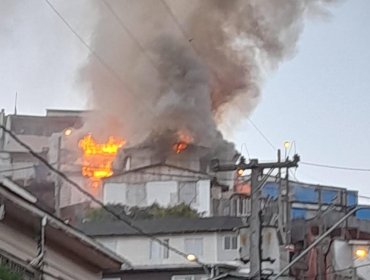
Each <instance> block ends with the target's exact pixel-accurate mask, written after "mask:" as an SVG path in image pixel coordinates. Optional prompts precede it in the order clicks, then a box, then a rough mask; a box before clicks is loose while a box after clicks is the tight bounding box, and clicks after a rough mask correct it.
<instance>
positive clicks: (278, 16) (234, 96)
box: [81, 0, 335, 147]
mask: <svg viewBox="0 0 370 280" xmlns="http://www.w3.org/2000/svg"><path fill="white" fill-rule="evenodd" d="M331 2H335V1H334V0H332V1H331V0H227V1H226V0H151V1H141V0H135V1H132V0H106V1H99V3H98V4H96V5H97V9H98V10H99V11H100V18H99V19H98V21H97V24H96V28H95V31H94V34H93V36H92V40H91V42H92V48H93V49H94V51H95V52H96V53H97V54H98V55H99V57H100V58H101V60H102V61H104V64H106V65H109V67H108V68H109V70H107V67H102V65H101V61H98V60H97V59H96V57H93V56H91V58H90V60H89V61H88V63H87V64H86V65H85V66H84V68H83V69H82V70H81V75H82V76H81V77H82V81H84V82H85V84H86V85H88V87H89V99H90V101H91V105H92V107H93V108H94V109H97V110H98V111H99V112H100V113H99V114H98V115H96V118H95V119H94V120H93V121H91V120H90V122H87V126H91V129H92V130H96V131H98V132H99V133H98V134H99V135H104V134H105V133H112V131H114V133H115V134H117V133H120V134H121V135H122V136H123V137H125V138H126V139H127V140H128V141H129V142H130V143H131V144H136V143H140V142H142V141H144V140H145V139H147V138H148V137H150V135H152V134H153V133H155V134H156V135H158V133H159V134H160V133H161V132H163V133H165V132H167V131H172V132H174V133H175V132H178V131H179V130H181V131H185V132H186V133H188V134H190V135H191V136H192V137H193V138H194V142H196V143H198V144H200V145H204V146H217V147H220V143H221V142H223V140H222V136H221V134H220V133H219V131H218V128H219V127H220V126H222V125H225V124H226V125H227V124H229V123H233V124H237V123H238V120H241V119H243V116H244V117H245V116H247V115H248V114H250V112H251V111H252V110H253V108H254V107H255V106H256V104H257V103H258V100H259V97H260V94H261V87H262V85H263V81H264V79H265V78H266V76H267V75H268V74H269V73H270V72H271V71H273V70H274V69H276V68H277V67H278V66H279V64H280V63H281V62H283V61H284V60H285V59H288V58H290V57H292V56H293V55H294V54H295V51H296V45H297V41H298V39H299V36H300V34H301V32H302V30H303V26H304V21H305V19H306V18H307V16H308V15H310V14H318V13H322V12H325V8H326V7H327V5H328V4H330V3H331ZM112 11H113V12H112ZM221 146H222V145H221Z"/></svg>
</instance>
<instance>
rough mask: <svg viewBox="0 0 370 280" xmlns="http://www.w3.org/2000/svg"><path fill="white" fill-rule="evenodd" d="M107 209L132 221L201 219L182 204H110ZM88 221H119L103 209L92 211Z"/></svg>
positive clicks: (187, 206)
mask: <svg viewBox="0 0 370 280" xmlns="http://www.w3.org/2000/svg"><path fill="white" fill-rule="evenodd" d="M107 207H108V208H109V209H110V210H112V211H114V213H116V214H117V215H119V216H120V217H122V218H125V217H126V218H131V219H137V220H140V219H154V218H162V217H186V218H196V217H200V216H201V214H200V213H198V212H197V211H196V210H194V209H192V208H191V207H190V206H189V205H187V204H185V203H182V204H179V205H175V206H170V207H161V206H159V205H158V204H157V203H154V204H152V205H151V206H148V207H137V206H135V207H128V206H125V205H121V204H110V205H107ZM86 218H87V219H88V220H95V221H97V220H100V221H101V220H117V218H115V217H113V216H112V215H111V214H110V213H108V212H107V211H105V210H104V209H102V208H99V209H94V210H91V211H90V212H89V213H88V214H87V217H86Z"/></svg>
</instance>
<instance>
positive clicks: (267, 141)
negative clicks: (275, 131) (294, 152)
mask: <svg viewBox="0 0 370 280" xmlns="http://www.w3.org/2000/svg"><path fill="white" fill-rule="evenodd" d="M247 120H248V121H249V123H250V124H251V125H252V126H253V127H254V128H255V129H256V130H257V131H258V133H259V134H260V135H261V136H262V138H263V139H265V141H266V143H267V144H269V145H270V147H271V148H272V150H273V151H276V150H277V148H276V146H275V145H274V144H272V142H271V141H270V140H269V139H268V138H267V136H266V135H265V134H264V133H263V132H262V130H260V129H259V128H258V126H257V125H256V124H255V123H254V122H253V121H252V120H251V119H250V118H247Z"/></svg>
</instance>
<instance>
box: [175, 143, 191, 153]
mask: <svg viewBox="0 0 370 280" xmlns="http://www.w3.org/2000/svg"><path fill="white" fill-rule="evenodd" d="M188 146H189V145H188V144H187V143H185V142H179V143H176V144H174V145H173V150H174V151H175V152H176V154H179V153H181V152H183V151H185V150H186V148H187V147H188Z"/></svg>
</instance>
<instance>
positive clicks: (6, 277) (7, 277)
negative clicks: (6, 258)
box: [0, 265, 22, 280]
mask: <svg viewBox="0 0 370 280" xmlns="http://www.w3.org/2000/svg"><path fill="white" fill-rule="evenodd" d="M0 279H1V280H22V276H21V275H20V274H19V273H16V272H14V271H11V270H10V269H9V268H8V267H7V266H5V265H0Z"/></svg>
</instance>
